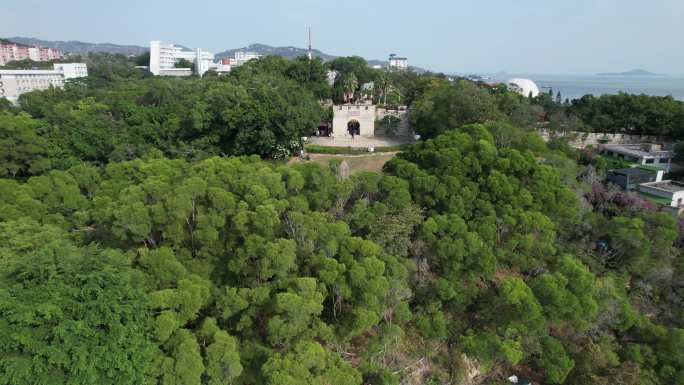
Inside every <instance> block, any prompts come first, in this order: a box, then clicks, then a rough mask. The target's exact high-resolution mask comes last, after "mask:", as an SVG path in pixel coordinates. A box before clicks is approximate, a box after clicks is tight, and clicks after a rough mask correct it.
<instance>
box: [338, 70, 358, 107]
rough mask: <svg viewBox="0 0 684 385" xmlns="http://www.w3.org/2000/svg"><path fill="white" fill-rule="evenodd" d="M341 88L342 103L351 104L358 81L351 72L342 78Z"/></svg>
mask: <svg viewBox="0 0 684 385" xmlns="http://www.w3.org/2000/svg"><path fill="white" fill-rule="evenodd" d="M342 87H343V88H344V102H345V103H348V102H353V101H354V93H355V92H356V89H357V88H359V79H358V78H357V77H356V75H355V74H354V73H353V72H351V73H348V74H346V75H345V76H344V80H343V81H342Z"/></svg>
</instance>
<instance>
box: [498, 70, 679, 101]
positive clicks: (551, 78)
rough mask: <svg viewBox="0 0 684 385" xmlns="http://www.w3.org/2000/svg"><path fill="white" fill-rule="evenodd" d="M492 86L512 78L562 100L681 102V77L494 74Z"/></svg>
mask: <svg viewBox="0 0 684 385" xmlns="http://www.w3.org/2000/svg"><path fill="white" fill-rule="evenodd" d="M490 76H491V78H492V80H493V81H495V82H505V81H507V80H509V79H512V78H526V79H531V80H533V81H534V82H535V83H537V86H538V87H539V90H540V91H541V92H548V91H549V89H552V90H553V96H554V98H555V97H556V93H557V92H559V91H560V93H561V97H562V100H565V99H566V98H567V99H570V100H573V99H579V98H581V97H582V96H584V95H587V94H592V95H594V96H600V95H604V94H617V93H619V92H621V91H622V92H626V93H629V94H646V95H653V96H667V95H671V96H672V97H673V98H675V99H677V100H682V101H684V76H681V77H671V76H615V75H613V76H600V75H535V74H505V75H502V74H496V75H490Z"/></svg>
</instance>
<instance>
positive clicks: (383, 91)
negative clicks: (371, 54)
mask: <svg viewBox="0 0 684 385" xmlns="http://www.w3.org/2000/svg"><path fill="white" fill-rule="evenodd" d="M375 88H376V92H377V94H378V99H382V104H383V105H387V94H389V93H390V91H391V89H392V79H391V78H390V76H389V74H388V73H387V72H385V71H382V72H380V74H379V75H378V78H377V79H376V80H375Z"/></svg>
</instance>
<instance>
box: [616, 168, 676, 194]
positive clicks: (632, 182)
mask: <svg viewBox="0 0 684 385" xmlns="http://www.w3.org/2000/svg"><path fill="white" fill-rule="evenodd" d="M606 179H608V181H610V182H613V183H615V184H616V185H618V186H620V187H622V188H623V189H625V190H627V191H633V190H637V188H638V187H639V185H640V184H642V183H651V182H660V181H662V180H663V170H658V171H656V170H647V169H644V168H641V167H632V168H621V169H617V170H608V173H607V175H606Z"/></svg>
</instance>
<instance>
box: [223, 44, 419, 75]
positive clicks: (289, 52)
mask: <svg viewBox="0 0 684 385" xmlns="http://www.w3.org/2000/svg"><path fill="white" fill-rule="evenodd" d="M238 51H250V52H256V53H258V54H259V55H263V56H269V55H277V56H282V57H284V58H287V59H294V58H296V57H299V56H306V55H307V53H308V52H309V51H308V50H307V49H306V48H298V47H292V46H289V47H273V46H270V45H266V44H250V45H248V46H246V47H242V48H234V49H229V50H226V51H223V52H219V53H217V54H216V55H215V56H216V59H217V60H218V59H223V58H232V57H235V52H238ZM313 55H314V57H320V58H321V59H323V60H325V61H329V60H333V59H335V58H337V57H338V56H335V55H329V54H327V53H324V52H321V51H319V50H317V49H314V50H313ZM367 61H368V64H369V65H371V66H382V67H387V65H388V64H389V62H388V61H386V60H372V59H371V60H368V59H367ZM411 69H413V70H415V71H416V72H418V73H421V72H426V70H425V69H423V68H418V67H411Z"/></svg>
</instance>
